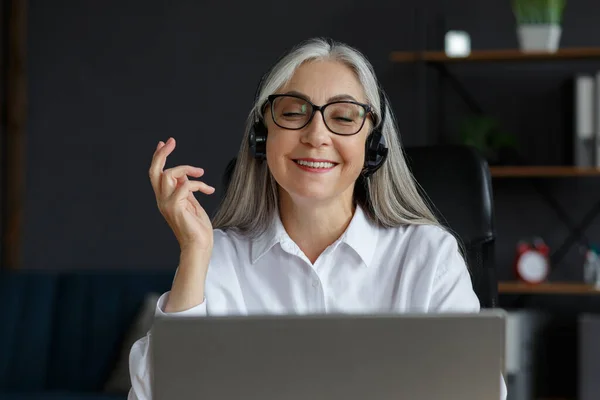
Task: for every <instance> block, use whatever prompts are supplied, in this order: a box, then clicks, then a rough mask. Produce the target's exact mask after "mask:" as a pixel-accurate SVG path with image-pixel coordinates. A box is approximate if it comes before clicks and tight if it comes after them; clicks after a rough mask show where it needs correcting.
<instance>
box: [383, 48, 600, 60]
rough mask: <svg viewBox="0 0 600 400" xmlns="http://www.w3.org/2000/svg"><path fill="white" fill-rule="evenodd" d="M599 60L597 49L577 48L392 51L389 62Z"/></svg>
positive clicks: (599, 51)
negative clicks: (455, 54)
mask: <svg viewBox="0 0 600 400" xmlns="http://www.w3.org/2000/svg"><path fill="white" fill-rule="evenodd" d="M593 58H599V59H600V48H599V47H579V48H565V49H559V50H558V51H557V52H556V53H547V52H536V53H529V52H528V53H524V52H522V51H521V50H519V49H505V50H475V51H472V52H471V54H469V56H467V57H448V56H447V55H446V53H445V52H443V51H424V52H410V51H393V52H392V53H391V54H390V60H391V61H392V62H395V63H412V62H417V61H425V62H431V63H457V62H460V63H464V62H489V61H551V60H578V59H593Z"/></svg>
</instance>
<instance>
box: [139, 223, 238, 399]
mask: <svg viewBox="0 0 600 400" xmlns="http://www.w3.org/2000/svg"><path fill="white" fill-rule="evenodd" d="M245 262H246V260H245V259H244V258H243V257H239V246H238V244H237V243H236V242H235V241H234V240H232V238H231V237H229V236H228V235H226V234H224V233H223V232H220V231H215V242H214V248H213V256H212V258H211V261H210V265H209V268H208V273H207V277H206V283H205V288H204V290H205V293H206V297H205V299H204V301H203V302H202V303H201V304H199V305H197V306H195V307H192V308H189V309H187V310H183V311H178V312H173V313H166V312H165V305H166V304H167V301H168V299H169V294H170V292H166V293H164V294H162V295H161V296H160V298H159V299H158V302H157V303H156V309H155V312H154V315H155V316H165V315H168V316H181V317H205V316H207V315H232V314H245V313H246V308H245V303H244V299H243V295H242V291H241V288H240V284H239V280H238V277H237V273H236V266H239V265H240V264H244V263H245ZM151 341H152V330H150V332H148V333H147V334H146V336H145V337H143V338H141V339H139V340H138V341H137V342H135V343H134V344H133V346H132V347H131V350H130V352H129V375H130V379H131V389H130V390H129V395H128V400H151V399H152V392H151V390H152V382H151V380H150V378H151V376H152V372H151V366H152V363H151V359H150V343H151Z"/></svg>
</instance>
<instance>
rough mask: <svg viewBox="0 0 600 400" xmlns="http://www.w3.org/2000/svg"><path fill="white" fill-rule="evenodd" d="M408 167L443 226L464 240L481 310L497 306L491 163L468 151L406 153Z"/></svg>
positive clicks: (441, 147) (416, 150)
mask: <svg viewBox="0 0 600 400" xmlns="http://www.w3.org/2000/svg"><path fill="white" fill-rule="evenodd" d="M405 155H406V162H407V164H408V166H409V169H410V170H411V171H412V173H413V176H414V177H415V180H416V181H417V183H418V185H419V186H420V190H421V193H422V195H423V197H424V198H425V200H426V201H427V202H428V204H429V206H430V207H431V208H432V210H433V211H434V212H435V214H436V216H437V217H438V218H439V220H440V222H441V223H442V224H444V225H445V226H446V227H448V228H449V229H450V230H451V231H452V232H453V233H454V234H455V236H456V237H457V239H459V240H460V242H461V243H462V246H463V249H464V251H465V257H466V261H467V264H468V266H469V271H470V273H471V279H472V281H473V288H474V290H475V293H476V294H477V297H478V298H479V301H480V303H481V306H482V307H484V308H492V307H496V306H497V302H498V282H497V278H496V267H495V254H494V243H495V238H496V233H495V226H494V202H493V192H492V182H491V176H490V172H489V167H488V164H487V161H486V160H485V159H484V158H483V157H482V156H481V154H480V153H479V152H478V151H477V150H475V149H474V148H472V147H469V146H457V145H439V146H423V147H408V148H406V149H405Z"/></svg>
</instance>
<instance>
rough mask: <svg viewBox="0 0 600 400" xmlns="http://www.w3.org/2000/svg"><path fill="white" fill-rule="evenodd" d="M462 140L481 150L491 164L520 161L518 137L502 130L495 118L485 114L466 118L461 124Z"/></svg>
mask: <svg viewBox="0 0 600 400" xmlns="http://www.w3.org/2000/svg"><path fill="white" fill-rule="evenodd" d="M460 142H461V143H462V144H463V145H467V146H473V147H475V148H476V149H477V150H479V152H480V153H481V154H482V155H483V156H484V157H485V158H486V159H487V161H488V163H489V164H490V165H514V164H519V163H520V157H519V155H518V151H517V146H518V145H517V139H516V137H515V136H514V135H513V134H511V133H508V132H504V131H502V130H500V124H499V122H498V121H497V120H496V119H495V118H492V117H488V116H485V115H472V116H468V117H466V118H464V119H463V120H462V123H461V126H460Z"/></svg>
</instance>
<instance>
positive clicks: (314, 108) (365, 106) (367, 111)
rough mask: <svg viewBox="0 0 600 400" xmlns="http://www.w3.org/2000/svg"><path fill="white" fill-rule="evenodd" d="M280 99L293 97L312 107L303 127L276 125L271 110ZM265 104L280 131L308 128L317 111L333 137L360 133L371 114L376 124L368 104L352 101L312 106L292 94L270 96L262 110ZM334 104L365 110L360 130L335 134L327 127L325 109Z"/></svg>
mask: <svg viewBox="0 0 600 400" xmlns="http://www.w3.org/2000/svg"><path fill="white" fill-rule="evenodd" d="M280 97H293V98H296V99H300V100H302V101H305V102H307V103H308V104H310V106H311V107H312V113H311V115H310V118H308V120H307V121H306V123H305V124H304V125H302V126H301V127H299V128H288V127H286V126H281V125H279V124H278V123H277V121H276V120H275V113H274V110H273V107H274V104H273V103H274V101H275V100H276V99H278V98H280ZM267 103H269V105H270V109H271V119H272V120H273V123H275V125H277V126H278V127H280V128H282V129H288V130H291V131H297V130H300V129H303V128H305V127H306V126H308V124H310V123H311V122H312V120H313V118H314V117H315V114H316V112H317V111H320V112H321V118H323V123H324V124H325V126H326V127H327V129H329V131H330V132H331V133H333V134H334V135H339V136H353V135H356V134H357V133H358V132H360V131H361V129H362V128H363V126H365V121H366V120H367V116H368V115H369V114H371V115H372V116H373V119H374V121H373V122H375V123H377V116H376V115H375V113H374V112H373V107H372V106H371V105H370V104H365V103H359V102H358V101H353V100H337V101H332V102H331V103H327V104H323V105H322V106H318V105H316V104H313V103H312V102H310V101H309V100H308V99H306V98H304V97H302V96H298V95H294V94H271V95H269V96H268V97H267V101H266V102H265V104H264V105H263V107H262V109H263V110H264V109H265V107H266V105H267ZM334 104H355V105H357V106H361V107H362V108H363V109H364V110H365V115H364V117H363V120H362V123H361V124H360V128H358V130H357V131H356V132H354V133H337V132H334V131H333V130H332V129H331V128H330V127H329V125H327V121H326V120H325V109H326V108H327V107H329V106H331V105H334Z"/></svg>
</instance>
